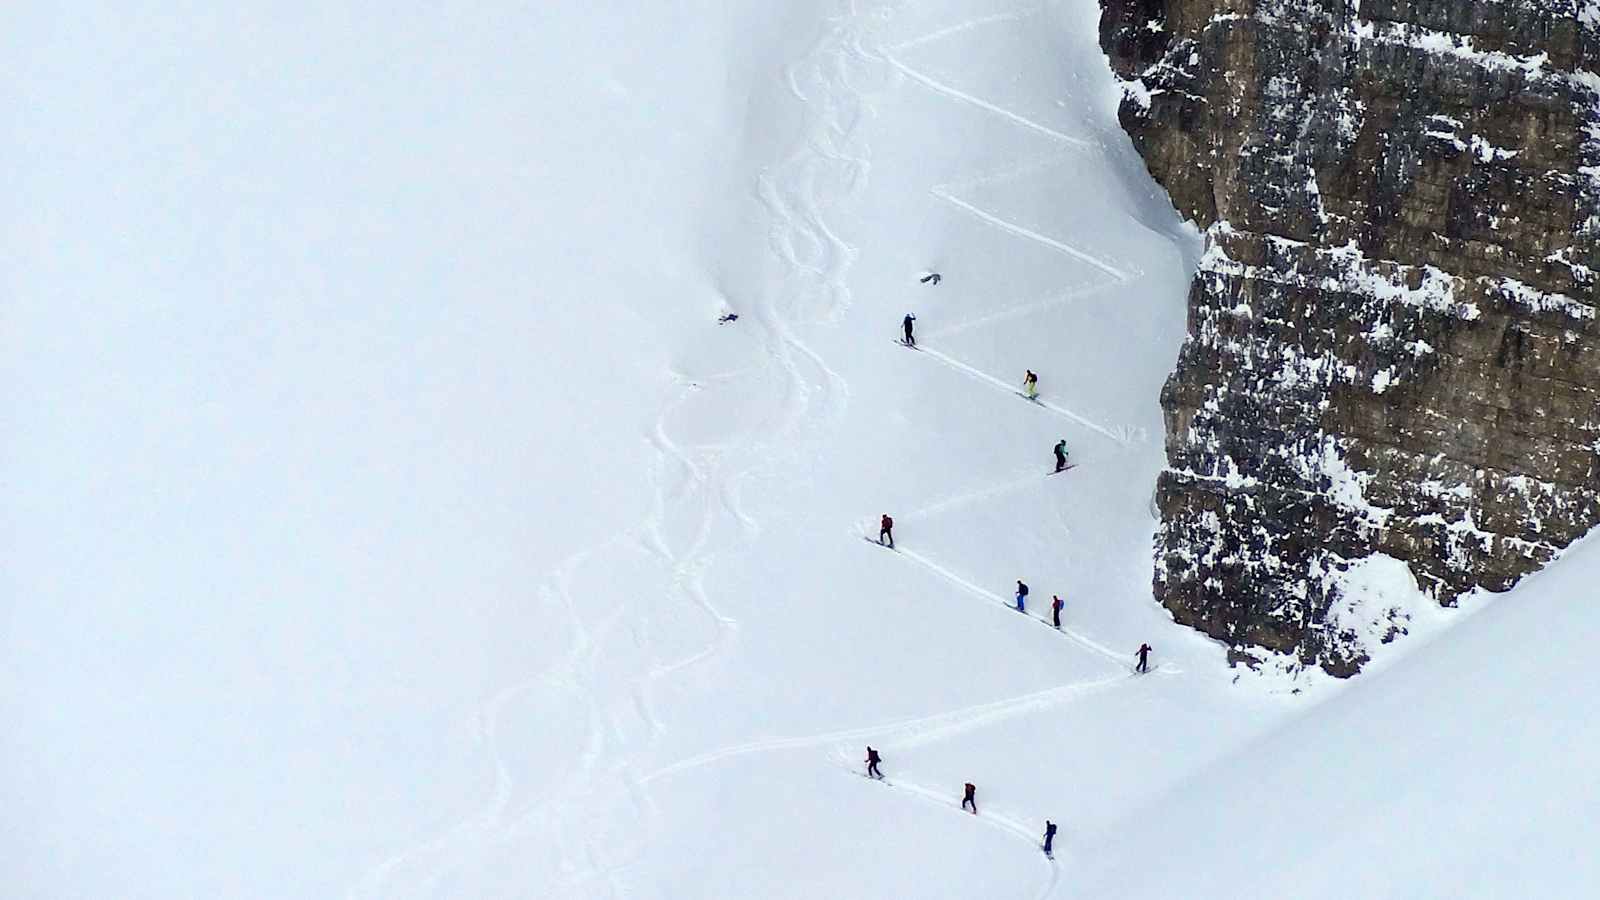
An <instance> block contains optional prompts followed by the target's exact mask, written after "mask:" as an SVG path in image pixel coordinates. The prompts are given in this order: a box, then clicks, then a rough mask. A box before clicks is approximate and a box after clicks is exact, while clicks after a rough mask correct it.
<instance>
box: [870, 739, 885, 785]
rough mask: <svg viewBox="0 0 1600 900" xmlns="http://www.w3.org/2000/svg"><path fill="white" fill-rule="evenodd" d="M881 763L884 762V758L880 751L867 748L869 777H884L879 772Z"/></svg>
mask: <svg viewBox="0 0 1600 900" xmlns="http://www.w3.org/2000/svg"><path fill="white" fill-rule="evenodd" d="M881 762H883V757H881V756H879V755H878V751H876V750H874V749H872V748H871V747H870V746H869V747H867V775H868V776H869V777H872V778H882V777H883V773H882V772H879V771H878V763H881Z"/></svg>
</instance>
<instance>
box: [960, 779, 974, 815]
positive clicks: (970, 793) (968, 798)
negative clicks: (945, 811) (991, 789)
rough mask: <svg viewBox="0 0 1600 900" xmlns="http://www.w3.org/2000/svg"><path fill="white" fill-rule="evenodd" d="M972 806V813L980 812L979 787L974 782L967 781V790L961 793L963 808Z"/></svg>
mask: <svg viewBox="0 0 1600 900" xmlns="http://www.w3.org/2000/svg"><path fill="white" fill-rule="evenodd" d="M969 806H970V807H972V814H973V815H977V814H978V788H977V786H976V785H974V784H973V783H972V782H970V781H969V782H967V792H966V793H965V794H962V795H961V808H962V809H966V808H967V807H969Z"/></svg>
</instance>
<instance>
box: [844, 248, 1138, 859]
mask: <svg viewBox="0 0 1600 900" xmlns="http://www.w3.org/2000/svg"><path fill="white" fill-rule="evenodd" d="M941 280H942V279H941V276H940V275H939V273H937V272H930V273H928V274H927V275H925V276H923V277H922V279H921V281H922V283H923V284H935V285H936V284H938V283H939V282H940V281H941ZM916 321H917V317H916V316H915V315H913V314H911V313H906V317H905V318H904V319H903V320H901V328H902V330H903V331H904V332H905V339H904V341H902V343H904V344H905V345H906V346H907V347H913V348H914V347H916V346H917V338H916V334H915V329H916ZM1021 394H1022V396H1023V397H1025V398H1027V399H1029V400H1032V401H1034V402H1035V403H1037V402H1039V376H1038V375H1037V374H1035V373H1034V371H1033V370H1032V369H1029V370H1027V374H1026V375H1024V376H1023V379H1022V391H1021ZM1055 458H1056V467H1055V471H1054V472H1051V473H1050V474H1052V475H1054V474H1056V473H1057V472H1063V471H1066V470H1067V469H1070V468H1072V466H1070V465H1068V464H1067V442H1066V440H1065V439H1062V440H1060V441H1057V442H1056V446H1055ZM878 543H879V544H880V545H882V546H885V547H888V548H889V549H891V550H892V549H894V519H893V518H891V517H890V516H889V514H888V513H884V514H883V517H882V518H881V519H880V520H879V522H878ZM1016 600H1017V612H1020V613H1026V612H1027V611H1028V585H1027V584H1025V583H1024V582H1022V581H1021V580H1020V579H1019V580H1018V581H1017V592H1016ZM1065 605H1066V604H1065V603H1064V602H1063V601H1062V599H1061V597H1060V596H1059V595H1056V594H1052V595H1050V624H1051V625H1053V626H1054V627H1056V628H1060V627H1061V610H1062V608H1063V607H1064V606H1065ZM1153 650H1154V648H1152V647H1151V646H1150V645H1149V644H1146V643H1140V644H1139V649H1138V651H1137V655H1138V662H1137V663H1136V664H1135V665H1134V671H1135V672H1137V673H1144V672H1148V671H1150V654H1151V652H1152V651H1153ZM881 762H883V757H882V755H881V754H879V753H878V751H877V750H875V749H873V748H872V747H870V746H869V747H867V777H869V778H876V779H880V780H881V779H883V772H881V771H879V769H878V764H879V763H881ZM977 793H978V789H977V787H976V786H974V785H973V784H972V783H971V782H967V783H966V784H965V786H964V790H963V792H962V796H961V808H962V809H964V810H970V811H971V812H972V814H973V815H977V814H978V796H977ZM1055 836H1056V826H1055V823H1054V822H1051V821H1050V820H1049V819H1046V820H1045V823H1044V852H1045V854H1046V855H1047V856H1048V855H1051V853H1052V849H1051V845H1052V843H1053V842H1054V841H1055Z"/></svg>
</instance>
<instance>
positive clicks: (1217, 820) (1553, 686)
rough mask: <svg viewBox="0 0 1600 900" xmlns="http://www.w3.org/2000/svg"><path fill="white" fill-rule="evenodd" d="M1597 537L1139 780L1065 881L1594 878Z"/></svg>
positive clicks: (1331, 887)
mask: <svg viewBox="0 0 1600 900" xmlns="http://www.w3.org/2000/svg"><path fill="white" fill-rule="evenodd" d="M1597 550H1600V546H1597V545H1596V544H1595V543H1594V542H1593V540H1592V539H1589V540H1586V541H1584V542H1582V543H1580V544H1579V545H1576V546H1574V547H1573V548H1572V550H1570V551H1569V552H1568V554H1567V556H1566V557H1565V558H1564V559H1563V560H1562V561H1561V562H1559V563H1557V564H1556V565H1554V566H1552V567H1551V568H1550V569H1549V570H1548V571H1546V572H1542V573H1539V574H1538V575H1535V576H1533V577H1530V578H1529V579H1528V580H1527V581H1526V582H1525V583H1524V584H1523V585H1522V586H1520V587H1518V588H1517V590H1516V592H1515V594H1514V595H1513V596H1511V597H1509V598H1507V599H1505V600H1504V601H1502V602H1499V603H1495V604H1491V605H1489V606H1487V607H1486V608H1485V609H1483V610H1482V611H1480V612H1478V613H1476V614H1475V615H1472V616H1470V617H1469V618H1468V619H1467V620H1466V621H1464V622H1462V623H1461V624H1460V625H1458V626H1457V627H1456V628H1455V629H1453V630H1452V631H1451V632H1450V633H1449V634H1448V636H1447V637H1446V638H1445V639H1442V640H1436V641H1434V642H1432V643H1430V644H1429V645H1428V646H1426V647H1424V648H1421V649H1420V650H1419V651H1417V652H1415V653H1412V654H1410V655H1408V656H1407V657H1405V658H1404V659H1402V660H1401V661H1399V662H1398V663H1396V664H1395V665H1394V666H1393V667H1392V668H1390V669H1388V670H1386V671H1383V672H1380V673H1378V674H1376V675H1374V676H1372V677H1370V678H1363V679H1361V680H1359V681H1358V682H1357V683H1356V684H1354V685H1353V686H1352V687H1351V688H1350V689H1349V690H1348V691H1345V692H1343V693H1341V694H1340V695H1339V696H1337V697H1335V698H1333V699H1332V700H1330V701H1328V702H1327V703H1324V704H1321V705H1319V706H1317V707H1316V708H1315V709H1314V710H1312V711H1311V712H1310V713H1309V714H1307V715H1305V716H1302V717H1300V718H1299V719H1297V720H1296V721H1294V722H1293V723H1291V724H1289V725H1288V726H1286V727H1284V728H1282V729H1280V730H1278V731H1275V732H1274V733H1272V734H1271V735H1270V736H1268V737H1266V738H1264V739H1262V740H1260V741H1258V742H1255V743H1253V744H1251V745H1250V746H1248V747H1246V748H1243V749H1241V750H1240V751H1238V752H1236V753H1234V754H1232V755H1231V756H1230V757H1229V758H1228V759H1227V760H1226V761H1225V762H1223V763H1220V764H1218V765H1217V766H1215V767H1212V768H1210V769H1208V770H1207V771H1205V772H1203V773H1201V774H1199V775H1197V776H1195V777H1194V778H1193V779H1192V780H1191V781H1189V782H1187V783H1185V784H1184V785H1182V786H1181V787H1179V788H1178V789H1176V790H1174V791H1173V792H1171V793H1170V794H1168V795H1165V796H1162V797H1160V798H1158V799H1156V800H1155V801H1153V802H1152V803H1150V804H1149V805H1148V806H1147V807H1146V808H1145V809H1143V810H1142V811H1140V812H1139V813H1138V814H1136V815H1134V816H1131V817H1130V818H1129V820H1128V822H1126V823H1125V824H1124V825H1123V826H1122V827H1120V828H1117V829H1113V830H1112V831H1110V832H1108V833H1107V835H1106V838H1105V840H1104V841H1103V842H1101V843H1100V844H1099V845H1098V846H1097V847H1096V848H1095V851H1096V852H1093V853H1089V854H1087V855H1088V856H1089V857H1091V858H1092V859H1093V860H1094V862H1093V865H1092V867H1091V870H1090V872H1089V873H1086V877H1085V880H1084V882H1083V886H1082V889H1081V890H1080V891H1079V894H1080V895H1081V896H1085V897H1100V896H1109V895H1111V894H1113V893H1115V894H1118V895H1123V894H1126V895H1128V896H1185V897H1241V896H1249V897H1269V896H1294V897H1306V898H1313V897H1418V896H1433V897H1468V896H1470V897H1537V896H1588V895H1591V894H1593V893H1594V891H1595V889H1596V886H1600V862H1597V860H1596V857H1595V854H1594V846H1595V841H1596V840H1597V839H1600V817H1597V816H1596V815H1595V811H1594V798H1595V797H1596V796H1600V775H1597V774H1596V772H1595V767H1594V765H1593V763H1592V760H1591V757H1590V753H1589V748H1592V747H1594V746H1595V744H1596V741H1600V722H1597V720H1596V718H1595V716H1594V715H1593V714H1592V711H1593V709H1594V699H1593V698H1594V696H1595V693H1596V691H1600V676H1596V674H1595V669H1594V667H1593V666H1592V665H1591V664H1590V663H1589V662H1588V661H1587V660H1586V659H1585V656H1586V650H1587V648H1589V647H1592V646H1594V644H1595V641H1596V640H1597V639H1600V614H1597V613H1596V611H1595V607H1594V605H1593V604H1592V603H1589V602H1587V599H1588V595H1589V594H1590V593H1591V592H1592V590H1593V585H1594V574H1593V573H1594V571H1595V567H1596V565H1597V563H1600V560H1597V558H1596V551H1597ZM1152 846H1154V847H1160V848H1162V864H1161V865H1160V866H1148V865H1145V862H1146V861H1147V860H1148V858H1149V853H1150V850H1149V848H1150V847H1152Z"/></svg>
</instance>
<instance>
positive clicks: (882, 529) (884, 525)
mask: <svg viewBox="0 0 1600 900" xmlns="http://www.w3.org/2000/svg"><path fill="white" fill-rule="evenodd" d="M884 538H888V539H889V544H888V547H889V549H890V550H893V549H894V520H893V519H891V518H889V514H888V513H884V514H883V520H882V521H880V522H879V523H878V543H879V544H882V543H883V539H884Z"/></svg>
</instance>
